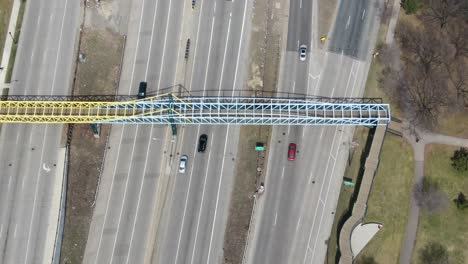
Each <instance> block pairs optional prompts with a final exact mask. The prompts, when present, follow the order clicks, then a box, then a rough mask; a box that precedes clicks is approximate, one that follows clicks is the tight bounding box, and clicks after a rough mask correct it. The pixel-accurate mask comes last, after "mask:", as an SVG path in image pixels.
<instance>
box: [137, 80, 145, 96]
mask: <svg viewBox="0 0 468 264" xmlns="http://www.w3.org/2000/svg"><path fill="white" fill-rule="evenodd" d="M145 97H146V82H140V86H139V87H138V96H137V98H138V99H143V98H145Z"/></svg>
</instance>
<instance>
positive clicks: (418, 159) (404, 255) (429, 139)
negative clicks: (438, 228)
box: [400, 129, 468, 264]
mask: <svg viewBox="0 0 468 264" xmlns="http://www.w3.org/2000/svg"><path fill="white" fill-rule="evenodd" d="M416 134H417V136H415V135H413V134H411V133H410V132H409V131H408V130H406V129H405V130H403V137H404V138H405V139H406V140H407V141H408V142H409V143H410V144H411V146H412V147H413V151H414V182H413V186H422V185H421V184H419V185H418V183H421V182H422V181H423V178H424V149H425V146H426V144H443V145H451V146H459V147H467V148H468V139H463V138H457V137H450V136H445V135H441V134H433V133H427V132H420V131H417V132H416ZM416 138H418V142H417V141H416ZM419 209H420V208H419V206H418V204H417V203H416V198H415V197H414V192H412V194H411V204H410V211H409V216H408V223H407V224H406V235H405V240H404V241H403V245H402V247H401V253H400V264H409V263H410V262H411V257H412V255H413V249H414V244H415V242H416V235H417V231H418V222H419Z"/></svg>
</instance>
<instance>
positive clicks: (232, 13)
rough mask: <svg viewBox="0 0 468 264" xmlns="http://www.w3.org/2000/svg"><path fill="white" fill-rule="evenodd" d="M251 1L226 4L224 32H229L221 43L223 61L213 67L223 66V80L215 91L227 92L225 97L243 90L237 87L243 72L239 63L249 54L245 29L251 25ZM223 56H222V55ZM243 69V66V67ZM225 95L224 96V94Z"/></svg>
mask: <svg viewBox="0 0 468 264" xmlns="http://www.w3.org/2000/svg"><path fill="white" fill-rule="evenodd" d="M248 2H249V1H235V2H226V7H225V9H224V13H223V15H222V17H223V21H224V22H223V24H224V27H223V30H224V31H227V34H226V35H223V37H222V39H223V40H225V41H223V42H222V43H220V46H222V47H223V48H222V49H223V54H222V61H221V60H219V62H220V63H219V64H214V65H213V66H214V67H215V66H218V67H220V65H221V75H220V76H221V80H219V85H218V86H216V87H215V90H227V91H226V92H225V94H224V95H226V96H229V95H231V94H230V93H229V91H233V90H235V89H237V90H240V89H243V88H242V87H240V86H241V85H236V84H237V82H238V81H239V80H242V76H243V75H242V70H240V69H239V61H243V60H242V59H243V58H244V56H245V55H246V54H247V52H248V50H247V48H246V44H248V43H246V37H245V34H246V32H248V31H246V30H245V28H246V27H248V26H249V25H248V24H249V21H250V20H249V19H245V18H246V17H247V16H246V14H247V11H248V9H249V6H248V5H247V4H248ZM220 56H221V55H220ZM241 67H242V65H241ZM222 95H223V94H222Z"/></svg>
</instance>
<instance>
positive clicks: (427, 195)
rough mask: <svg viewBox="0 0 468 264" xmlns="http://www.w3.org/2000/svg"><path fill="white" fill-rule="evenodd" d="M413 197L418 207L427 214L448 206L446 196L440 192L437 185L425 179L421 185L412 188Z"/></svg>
mask: <svg viewBox="0 0 468 264" xmlns="http://www.w3.org/2000/svg"><path fill="white" fill-rule="evenodd" d="M414 196H415V198H416V201H417V203H418V205H419V206H420V207H421V208H423V209H424V210H426V211H427V212H428V213H435V212H438V211H440V210H442V209H444V208H446V207H447V206H448V204H449V200H448V198H447V195H446V194H445V193H444V192H443V191H441V190H440V187H439V185H438V184H437V183H435V182H432V181H430V180H428V179H427V177H425V178H424V179H423V182H422V183H417V184H415V186H414Z"/></svg>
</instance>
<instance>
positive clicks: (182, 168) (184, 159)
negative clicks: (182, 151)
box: [179, 155, 188, 173]
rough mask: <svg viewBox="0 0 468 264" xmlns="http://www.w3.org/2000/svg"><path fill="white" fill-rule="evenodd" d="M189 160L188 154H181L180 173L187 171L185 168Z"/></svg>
mask: <svg viewBox="0 0 468 264" xmlns="http://www.w3.org/2000/svg"><path fill="white" fill-rule="evenodd" d="M187 161H188V157H187V155H182V156H180V163H179V172H180V173H185V168H187Z"/></svg>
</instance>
